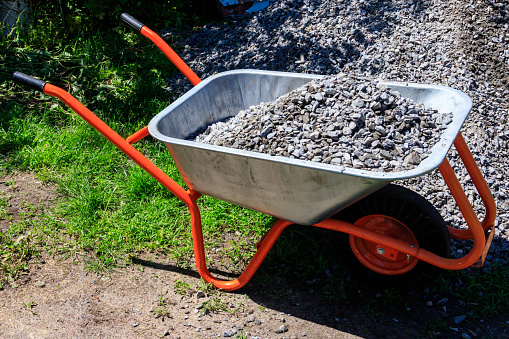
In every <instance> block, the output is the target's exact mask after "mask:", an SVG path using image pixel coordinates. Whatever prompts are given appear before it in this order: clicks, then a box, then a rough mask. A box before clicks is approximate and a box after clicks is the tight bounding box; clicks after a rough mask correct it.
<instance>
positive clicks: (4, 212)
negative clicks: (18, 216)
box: [0, 192, 11, 219]
mask: <svg viewBox="0 0 509 339" xmlns="http://www.w3.org/2000/svg"><path fill="white" fill-rule="evenodd" d="M0 195H1V197H0V219H9V218H10V212H9V208H8V207H9V200H10V198H11V197H10V196H8V195H5V193H3V192H0Z"/></svg>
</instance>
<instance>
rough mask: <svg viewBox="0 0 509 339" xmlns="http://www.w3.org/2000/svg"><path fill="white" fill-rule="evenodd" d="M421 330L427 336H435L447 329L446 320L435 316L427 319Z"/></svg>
mask: <svg viewBox="0 0 509 339" xmlns="http://www.w3.org/2000/svg"><path fill="white" fill-rule="evenodd" d="M420 328H421V331H423V332H425V333H426V337H427V338H435V337H436V336H437V335H440V334H442V333H443V331H446V330H447V329H448V326H447V322H445V321H444V320H442V319H439V318H435V319H432V320H429V321H427V322H426V323H425V324H423V325H422V326H421V327H420Z"/></svg>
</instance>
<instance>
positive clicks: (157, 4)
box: [32, 0, 220, 33]
mask: <svg viewBox="0 0 509 339" xmlns="http://www.w3.org/2000/svg"><path fill="white" fill-rule="evenodd" d="M32 7H33V8H34V18H35V21H34V22H36V23H37V22H41V21H48V20H55V18H56V20H57V21H59V22H57V24H59V23H63V24H64V27H65V28H66V29H67V30H68V31H70V32H73V33H75V32H76V31H79V32H81V33H85V32H87V31H90V30H91V31H97V30H98V29H99V30H105V29H111V28H112V27H116V26H118V25H119V24H120V21H119V20H120V15H121V14H122V13H123V12H127V13H129V14H131V15H133V16H134V17H135V18H136V19H138V20H140V21H141V22H143V23H144V24H146V25H148V26H150V27H153V28H156V29H160V28H163V27H178V28H181V27H183V26H185V25H196V24H198V23H200V22H202V21H206V20H209V21H210V20H216V19H219V18H220V17H219V11H218V9H217V7H216V4H215V1H214V0H165V1H160V0H159V1H157V0H144V1H134V0H109V1H104V0H67V1H57V0H52V1H40V2H39V3H37V2H36V1H32Z"/></svg>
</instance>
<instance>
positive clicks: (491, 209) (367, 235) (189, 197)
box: [43, 26, 496, 291]
mask: <svg viewBox="0 0 509 339" xmlns="http://www.w3.org/2000/svg"><path fill="white" fill-rule="evenodd" d="M141 32H142V34H143V35H145V36H147V37H148V38H149V39H151V40H152V41H154V42H155V43H156V45H157V46H158V47H159V48H160V49H161V50H162V51H163V52H164V54H165V55H166V56H168V58H169V59H170V60H171V61H172V62H174V63H175V64H176V65H177V67H178V68H179V69H180V70H181V71H182V72H184V74H185V75H186V76H187V78H188V79H189V80H190V81H191V82H192V83H193V84H195V85H196V84H197V83H199V82H200V79H199V78H198V77H197V76H196V74H194V72H193V71H192V70H191V69H189V67H187V65H185V63H184V62H183V61H182V60H181V59H180V58H179V57H178V56H177V55H176V54H175V53H174V52H173V50H171V48H170V47H169V46H168V45H167V44H166V43H165V42H164V41H163V40H162V39H161V38H159V36H157V35H156V34H155V33H154V32H152V31H151V30H149V29H148V28H146V27H145V26H144V27H143V28H142V29H141ZM43 92H44V93H46V94H48V95H51V96H54V97H57V98H59V99H61V100H62V101H63V102H64V103H65V104H67V105H68V106H69V107H71V108H72V109H73V110H74V111H75V112H76V113H78V114H79V115H80V116H81V117H82V118H83V119H85V120H86V121H87V122H88V123H89V124H90V125H91V126H92V127H94V128H95V129H96V130H97V131H99V133H101V134H102V135H104V136H105V137H106V138H107V139H108V140H110V141H111V142H112V143H113V144H114V145H115V146H117V147H118V148H119V149H120V150H121V151H122V152H124V153H125V154H126V155H128V156H129V157H130V158H131V159H132V160H133V161H134V162H136V163H137V164H138V165H139V166H141V167H142V168H143V169H144V170H145V171H147V172H148V173H149V174H150V175H151V176H152V177H154V178H155V179H156V180H157V181H158V182H160V183H161V184H162V185H163V186H164V187H166V188H167V189H168V190H170V192H172V193H173V194H174V195H175V196H176V197H177V198H179V199H180V200H182V201H183V202H184V203H185V204H186V206H187V208H188V209H189V211H190V214H191V228H192V235H193V244H194V254H195V260H196V266H197V269H198V272H199V274H200V276H201V277H202V278H203V279H204V280H205V281H206V282H207V283H212V284H213V285H214V286H216V287H217V288H220V289H223V290H227V291H232V290H236V289H238V288H241V287H242V286H244V285H245V284H247V282H248V281H249V280H250V279H251V278H252V276H253V275H254V273H255V272H256V270H257V269H258V267H259V266H260V264H261V262H262V261H263V260H264V258H265V256H266V255H267V254H268V252H269V251H270V249H271V248H272V246H273V245H274V243H275V242H276V240H277V238H278V237H279V235H280V234H281V232H282V231H283V230H284V229H285V228H286V227H288V226H289V225H291V224H292V223H291V222H289V221H285V220H278V221H276V223H275V224H274V225H273V226H272V227H271V229H270V230H269V231H268V233H267V234H265V235H264V236H263V237H262V239H261V240H260V242H259V243H258V244H257V247H258V250H257V252H256V253H255V255H254V256H253V258H252V259H251V261H250V262H249V264H248V265H247V267H246V268H245V270H244V272H243V273H242V274H241V275H240V277H238V278H237V279H234V280H231V281H224V280H219V279H216V278H214V277H213V276H212V275H211V274H210V272H209V270H208V269H207V266H206V260H205V249H204V244H203V232H202V224H201V216H200V211H199V208H198V205H197V204H196V200H197V199H198V198H199V197H200V196H201V194H200V193H197V192H194V191H192V190H188V191H186V190H184V189H183V188H182V187H181V186H179V185H178V184H177V183H176V182H175V181H174V180H173V179H171V178H170V177H169V176H168V175H167V174H166V173H164V172H163V171H162V170H160V169H159V168H158V167H157V166H156V165H154V164H153V163H152V162H151V161H150V160H148V159H147V158H146V157H145V156H144V155H143V154H141V153H140V152H139V151H138V150H136V148H134V147H133V146H132V144H133V143H135V142H136V141H138V140H140V139H142V138H144V137H145V136H147V135H148V129H147V127H145V128H143V129H141V130H140V131H138V132H136V133H134V134H133V135H131V136H130V137H128V138H127V139H123V138H122V137H121V136H120V135H118V134H117V133H116V132H115V131H114V130H112V129H111V128H110V127H109V126H108V125H107V124H105V123H104V122H103V121H102V120H101V119H99V118H98V117H97V116H96V115H94V114H93V113H92V112H91V111H90V110H88V109H87V108H86V107H85V106H83V105H82V104H81V103H80V102H79V101H78V100H76V99H75V98H74V97H73V96H71V95H70V94H69V93H67V92H66V91H64V90H63V89H61V88H59V87H56V86H53V85H51V84H46V85H45V86H44V90H43ZM454 145H455V148H456V150H457V151H458V153H459V155H460V158H461V159H462V161H463V163H464V165H465V167H466V169H467V171H468V173H469V174H470V177H471V178H472V181H473V183H474V185H475V187H476V189H477V191H478V192H479V194H480V196H481V198H482V201H483V203H484V205H485V209H486V213H485V217H484V220H483V221H482V222H480V221H479V219H478V218H477V215H476V214H475V212H474V209H473V208H472V206H471V204H470V202H469V201H468V198H467V197H466V195H465V192H464V191H463V189H462V187H461V185H460V183H459V181H458V179H457V177H456V175H455V173H454V171H453V170H452V168H451V165H450V164H449V161H448V160H447V159H445V160H444V161H443V163H442V164H441V165H440V166H439V170H440V173H441V174H442V176H443V178H444V180H445V182H446V184H447V185H448V187H449V189H450V191H451V193H452V195H453V197H454V199H455V201H456V203H457V205H458V207H459V210H460V212H461V213H462V214H463V216H464V218H465V220H466V223H467V225H468V230H458V229H455V228H452V227H449V232H450V235H451V236H452V237H453V238H455V239H473V241H474V244H473V247H472V249H471V251H470V252H469V253H468V254H467V255H465V256H464V257H462V258H458V259H449V258H443V257H440V256H438V255H436V254H433V253H431V252H429V251H427V250H425V249H422V248H419V247H418V245H416V244H410V243H408V242H404V241H401V240H398V239H395V238H392V237H389V236H386V235H382V234H379V233H376V232H374V231H370V230H367V229H364V228H362V227H359V226H356V225H354V224H350V223H347V222H344V221H340V220H334V219H326V220H324V221H322V222H320V223H318V224H315V225H312V226H315V227H321V228H326V229H330V230H334V231H340V232H345V233H349V234H350V235H353V236H355V237H359V238H362V239H365V240H367V241H371V242H376V243H377V244H379V245H383V246H385V247H386V248H387V249H390V250H391V251H392V253H396V254H397V253H398V252H402V253H405V254H408V255H411V256H415V257H416V258H418V259H419V260H423V261H425V262H428V263H430V264H433V265H435V266H438V267H441V268H444V269H450V270H458V269H462V268H466V267H469V266H472V265H482V263H483V262H484V259H485V257H486V254H487V251H488V249H489V246H490V244H491V240H492V239H493V233H494V231H493V229H492V228H493V225H494V221H495V216H496V206H495V201H494V199H493V197H492V195H491V193H490V190H489V188H488V186H487V184H486V182H485V180H484V178H483V177H482V174H481V172H480V171H479V168H478V167H477V164H476V163H475V160H474V159H473V157H472V154H471V153H470V151H469V149H468V146H467V145H466V143H465V140H464V139H463V137H462V135H461V133H459V134H458V136H457V137H456V140H455V142H454Z"/></svg>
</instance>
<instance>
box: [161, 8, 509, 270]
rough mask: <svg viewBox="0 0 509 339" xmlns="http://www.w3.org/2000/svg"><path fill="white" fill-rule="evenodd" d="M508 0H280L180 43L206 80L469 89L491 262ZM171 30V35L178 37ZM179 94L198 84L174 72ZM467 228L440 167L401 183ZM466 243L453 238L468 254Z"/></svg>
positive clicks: (503, 166) (498, 246)
mask: <svg viewBox="0 0 509 339" xmlns="http://www.w3.org/2000/svg"><path fill="white" fill-rule="evenodd" d="M508 13H509V4H508V3H507V1H501V0H489V1H487V0H450V1H443V0H419V1H405V0H394V1H390V2H389V1H367V0H351V1H345V0H278V1H276V2H274V3H272V4H271V5H270V6H269V7H267V8H266V9H265V10H262V11H260V12H258V13H256V14H255V15H250V16H246V17H238V18H234V19H232V20H230V21H229V22H227V23H225V24H221V25H207V26H205V27H201V28H198V29H197V30H196V31H193V32H191V31H190V34H189V36H188V37H187V38H186V39H182V40H179V41H175V44H174V47H175V48H176V50H177V52H178V53H179V55H180V56H181V57H182V58H183V59H184V60H185V61H186V62H187V63H188V64H189V66H190V67H191V68H192V69H193V70H195V71H196V72H197V74H198V76H200V77H201V78H203V79H204V78H206V77H208V76H210V75H213V74H215V73H218V72H222V71H227V70H233V69H240V68H251V69H265V70H277V71H288V72H304V73H315V74H325V75H327V74H329V75H332V74H339V73H348V74H359V75H363V76H374V77H376V78H380V79H384V80H389V81H408V82H417V83H429V84H431V83H433V84H440V85H445V86H450V87H453V88H455V89H458V90H460V91H463V92H465V93H466V94H467V95H469V96H470V98H471V99H472V101H473V103H474V107H473V109H472V112H471V114H470V116H469V118H468V120H467V121H466V122H465V124H464V125H463V129H462V133H463V136H464V137H465V139H466V141H467V143H468V145H469V147H470V149H471V151H472V153H473V155H474V158H475V160H476V162H477V164H478V165H479V167H480V169H481V171H482V173H483V175H484V177H485V178H486V181H487V182H488V185H489V186H490V189H491V191H492V193H493V195H494V197H495V200H496V201H497V208H498V218H497V221H496V223H495V225H496V230H495V232H496V233H495V234H496V236H495V239H494V243H493V245H492V249H491V251H490V253H489V254H488V258H487V259H488V262H490V261H493V260H497V259H499V258H504V257H506V256H507V250H508V248H509V246H508V240H509V223H508V219H507V217H508V216H509V199H508V198H507V191H508V189H509V179H508V178H509V152H508V141H509V123H508V119H507V116H508V113H509V110H508V109H509V102H508V98H509V87H508V84H509V47H508V42H507V41H508V40H509V14H508ZM172 32H173V31H172V30H167V31H163V32H162V34H163V36H165V37H167V38H168V39H170V41H171V40H172ZM168 84H169V87H170V90H172V91H173V92H174V93H177V94H179V93H180V95H181V94H183V93H184V92H185V91H186V90H188V89H189V88H190V87H191V85H189V84H188V82H187V80H186V79H185V78H183V77H182V76H175V77H174V78H171V79H168ZM448 158H449V159H450V162H451V165H452V166H453V168H454V169H455V171H456V173H457V175H458V177H459V179H460V182H462V183H463V185H464V188H465V191H466V193H467V196H468V197H469V199H470V201H472V202H473V203H474V205H475V210H476V212H477V213H478V214H480V215H482V214H483V210H484V208H483V206H482V202H481V200H480V198H479V196H478V195H477V193H476V191H475V188H474V186H473V184H472V182H471V180H470V177H469V175H468V173H467V171H466V170H465V169H464V167H463V165H462V164H461V162H460V160H459V157H458V156H457V155H456V154H455V153H454V152H453V153H452V154H450V155H449V156H448ZM399 184H403V185H406V186H407V187H409V188H411V189H413V190H415V191H417V192H419V193H420V194H421V195H423V196H424V197H425V198H426V199H428V200H429V201H430V202H431V203H433V204H434V206H436V207H437V208H438V209H439V211H440V213H441V214H442V216H443V217H444V219H445V221H446V222H447V223H448V224H449V225H452V226H455V227H460V228H462V227H465V223H464V220H463V218H462V216H461V214H460V213H459V212H458V210H457V207H456V204H455V202H454V200H453V198H452V197H451V195H450V193H449V190H448V188H447V187H446V186H445V184H444V183H443V180H442V179H441V177H440V175H439V174H437V173H436V172H433V173H431V174H429V175H426V176H422V177H419V178H417V179H414V180H410V181H408V182H403V183H401V182H400V183H399ZM469 247H470V243H469V242H468V241H454V242H453V248H452V250H453V251H452V252H453V255H457V256H463V255H464V253H466V252H467V251H468V249H469Z"/></svg>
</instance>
